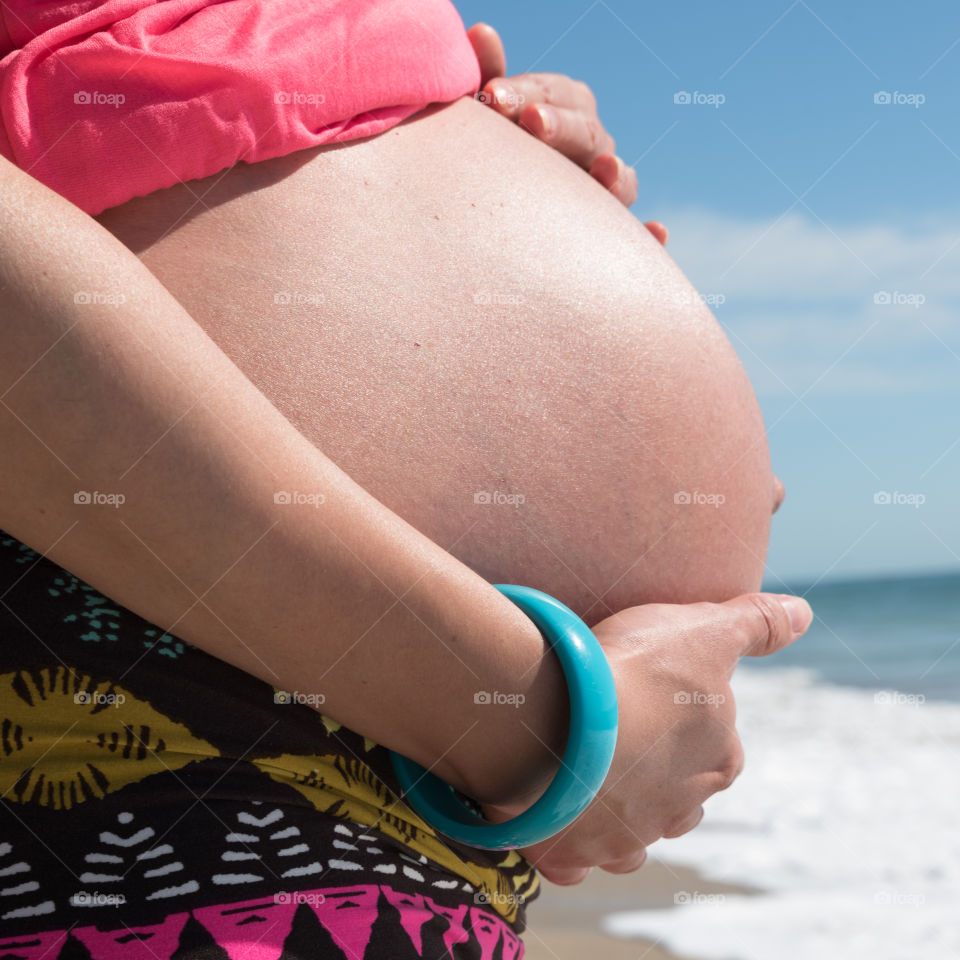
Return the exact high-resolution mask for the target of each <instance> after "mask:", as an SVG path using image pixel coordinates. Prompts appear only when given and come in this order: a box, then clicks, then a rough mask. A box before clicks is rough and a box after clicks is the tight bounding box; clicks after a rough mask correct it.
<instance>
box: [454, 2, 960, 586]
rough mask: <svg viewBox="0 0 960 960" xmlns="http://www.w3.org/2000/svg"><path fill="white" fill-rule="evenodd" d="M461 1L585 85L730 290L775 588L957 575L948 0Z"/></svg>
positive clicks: (955, 221)
mask: <svg viewBox="0 0 960 960" xmlns="http://www.w3.org/2000/svg"><path fill="white" fill-rule="evenodd" d="M457 8H458V9H459V11H460V13H461V15H462V17H463V18H464V21H465V22H466V24H467V25H468V26H469V25H470V24H471V23H474V22H476V21H477V20H485V21H487V22H489V23H491V24H493V25H494V26H495V27H496V28H497V29H498V30H499V31H500V34H501V36H502V37H503V39H504V44H505V46H506V50H507V58H508V68H509V72H510V73H518V72H522V71H526V70H543V71H553V72H558V73H567V74H570V75H572V76H576V77H578V78H580V79H582V80H585V81H586V82H587V83H589V84H590V86H591V87H592V88H593V90H594V92H595V93H596V95H597V100H598V103H599V107H600V115H601V118H602V119H603V121H604V123H605V124H606V126H607V128H608V129H609V130H610V132H611V133H612V134H613V136H614V137H615V138H616V140H617V146H618V152H619V153H620V154H621V156H623V157H624V159H625V160H626V161H627V162H629V163H633V164H634V165H635V166H636V168H637V173H638V176H639V180H640V198H639V200H638V201H637V203H636V204H635V206H634V208H633V211H634V213H636V214H637V216H639V217H641V218H642V219H659V220H663V221H664V222H665V223H666V224H667V225H668V227H670V230H671V239H670V245H669V249H670V251H671V253H672V255H673V257H674V258H675V259H676V261H677V262H678V263H679V265H680V266H681V268H682V269H683V270H684V271H685V272H686V273H687V275H688V276H689V277H690V278H691V280H692V281H693V283H694V284H695V285H696V286H697V288H698V289H699V290H700V291H701V292H702V293H705V294H714V295H715V299H716V300H718V301H719V300H722V303H719V305H718V306H716V307H715V309H714V312H715V314H716V316H717V319H718V320H719V321H720V323H721V324H722V325H723V327H724V329H725V330H726V331H727V334H728V336H729V337H730V339H731V341H732V342H733V344H734V346H735V348H736V349H737V351H738V353H739V354H740V357H741V359H742V360H743V363H744V365H745V367H746V369H747V371H748V373H749V374H750V377H751V379H752V381H753V383H754V386H755V388H756V390H757V393H758V396H759V398H760V403H761V406H762V408H763V411H764V417H765V419H766V422H767V427H768V431H769V435H770V445H771V450H772V455H773V460H774V467H775V469H776V470H777V472H778V473H779V474H780V475H781V477H783V479H784V481H785V482H786V485H787V500H786V502H785V503H784V506H783V507H782V508H781V511H780V513H778V515H777V516H776V517H775V519H774V530H773V537H772V540H771V548H770V555H769V562H768V577H767V585H768V586H770V587H774V588H775V587H782V586H783V584H784V583H786V584H789V585H791V586H795V585H799V584H802V583H804V582H810V581H812V580H816V579H818V578H820V577H823V578H825V579H838V578H849V577H857V576H862V575H871V574H881V573H882V574H887V573H890V574H897V573H905V574H918V573H922V572H925V571H934V570H937V571H941V570H960V509H958V500H960V484H958V483H957V480H958V477H960V416H958V410H960V404H958V400H960V324H958V323H957V307H958V306H960V216H958V214H960V198H958V191H957V184H958V181H960V98H958V96H957V94H958V92H960V83H958V77H960V4H954V3H950V2H946V0H942V2H919V3H912V4H910V5H907V4H902V3H893V2H876V3H871V4H867V3H860V2H858V3H852V2H844V0H841V2H834V3H831V4H826V3H824V2H823V0H819V2H816V3H807V2H803V0H797V2H793V0H783V2H772V0H762V2H761V0H746V2H744V0H739V2H737V3H736V4H717V3H715V2H696V3H689V2H674V3H669V4H663V3H661V4H638V3H627V2H625V0H609V2H606V0H600V2H592V0H577V2H569V0H557V2H551V3H549V4H548V3H546V2H541V0H534V2H528V3H524V4H518V3H510V4H507V3H504V2H502V0H489V2H484V3H480V2H474V0H469V2H467V0H459V2H457ZM680 92H686V93H689V94H691V95H693V94H695V93H699V94H702V95H707V97H700V98H699V99H701V100H703V99H712V100H713V101H714V102H716V101H718V100H719V99H720V97H718V96H716V95H721V96H722V98H723V102H722V103H720V104H719V105H716V106H715V105H712V104H710V103H700V104H697V103H689V104H684V103H676V102H675V95H676V94H678V93H680ZM878 94H879V95H880V96H879V97H878V96H877V95H878ZM884 94H887V95H888V96H886V97H885V96H883V95H884ZM711 95H714V96H712V97H711ZM693 99H696V98H694V97H693V96H691V100H693ZM878 99H879V100H880V101H881V102H879V103H878V102H875V101H876V100H878ZM885 100H887V101H889V102H882V101H885ZM883 494H888V495H889V501H890V502H881V503H877V502H875V500H876V499H877V497H878V495H880V496H879V499H880V500H884V499H885V498H884V497H883Z"/></svg>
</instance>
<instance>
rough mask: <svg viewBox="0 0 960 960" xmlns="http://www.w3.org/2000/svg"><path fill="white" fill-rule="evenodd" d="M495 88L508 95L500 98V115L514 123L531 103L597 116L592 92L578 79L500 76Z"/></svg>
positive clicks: (543, 75) (547, 75)
mask: <svg viewBox="0 0 960 960" xmlns="http://www.w3.org/2000/svg"><path fill="white" fill-rule="evenodd" d="M497 86H499V87H500V88H501V89H502V90H504V91H505V92H506V93H509V94H511V95H512V96H508V97H505V98H504V99H505V100H506V103H505V104H504V109H503V110H502V111H501V112H502V113H504V114H505V115H506V116H509V117H510V118H511V119H514V120H515V119H516V118H517V117H518V116H519V113H520V110H521V109H522V108H523V107H524V106H526V105H527V104H533V103H542V104H544V105H546V106H551V107H558V108H561V109H566V110H577V111H580V112H582V113H590V114H593V115H594V116H596V113H597V101H596V98H595V97H594V95H593V91H592V90H591V89H590V88H589V87H588V86H587V85H586V84H585V83H584V82H583V81H582V80H574V79H573V78H572V77H565V76H564V75H563V74H561V73H519V74H517V75H516V76H515V77H509V78H508V77H504V75H503V74H500V79H499V80H498V81H497Z"/></svg>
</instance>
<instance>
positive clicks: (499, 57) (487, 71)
mask: <svg viewBox="0 0 960 960" xmlns="http://www.w3.org/2000/svg"><path fill="white" fill-rule="evenodd" d="M467 36H468V37H469V38H470V43H471V44H472V45H473V52H474V53H475V54H476V55H477V62H478V63H479V64H480V88H481V89H483V87H485V86H486V84H487V83H489V81H490V80H492V79H493V78H494V77H502V76H504V74H506V72H507V55H506V52H505V51H504V49H503V41H502V40H501V39H500V34H499V33H497V31H496V30H494V29H493V27H491V26H490V24H489V23H475V24H474V25H473V26H472V27H471V28H470V29H469V30H468V31H467Z"/></svg>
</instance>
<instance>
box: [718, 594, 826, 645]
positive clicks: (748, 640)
mask: <svg viewBox="0 0 960 960" xmlns="http://www.w3.org/2000/svg"><path fill="white" fill-rule="evenodd" d="M720 606H722V607H726V608H727V610H729V611H730V613H731V614H732V615H733V617H734V620H735V623H736V627H735V637H736V645H737V648H738V654H737V655H738V656H741V657H766V656H768V655H769V654H771V653H776V652H777V651H778V650H782V649H783V648H784V647H786V646H789V645H790V644H791V643H793V641H794V640H796V639H797V637H800V636H802V635H803V634H804V633H806V631H807V628H808V627H809V626H810V623H811V621H812V620H813V610H811V609H810V604H809V603H807V601H806V600H804V599H803V597H794V596H790V595H789V594H785V593H745V594H743V595H742V596H739V597H734V599H733V600H727V601H726V602H725V603H722V604H720Z"/></svg>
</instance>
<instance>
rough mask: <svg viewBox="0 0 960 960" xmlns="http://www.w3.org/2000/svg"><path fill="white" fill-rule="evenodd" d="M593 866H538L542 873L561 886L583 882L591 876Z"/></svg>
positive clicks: (570, 885)
mask: <svg viewBox="0 0 960 960" xmlns="http://www.w3.org/2000/svg"><path fill="white" fill-rule="evenodd" d="M592 869H593V867H542V866H539V865H538V866H537V870H538V871H539V872H540V875H541V876H543V877H546V879H547V880H549V881H550V882H551V883H555V884H557V886H560V887H572V886H573V885H574V884H577V883H583V881H584V880H586V879H587V877H589V876H590V871H591V870H592Z"/></svg>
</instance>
